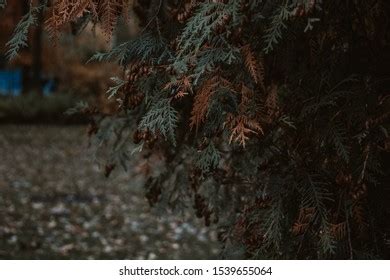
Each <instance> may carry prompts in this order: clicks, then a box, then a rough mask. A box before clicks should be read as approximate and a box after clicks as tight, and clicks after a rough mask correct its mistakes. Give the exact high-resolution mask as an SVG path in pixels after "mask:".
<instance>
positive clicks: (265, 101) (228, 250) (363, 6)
mask: <svg viewBox="0 0 390 280" xmlns="http://www.w3.org/2000/svg"><path fill="white" fill-rule="evenodd" d="M49 2H50V7H48V8H46V10H47V21H46V25H47V29H48V30H49V31H50V34H52V36H57V35H56V33H58V32H59V31H61V28H62V27H63V26H65V25H66V24H69V23H71V22H75V21H78V20H80V18H84V17H87V16H89V17H88V20H91V21H93V22H94V23H95V24H100V25H101V26H102V28H103V29H104V30H105V32H106V35H107V37H108V38H109V37H110V36H112V34H113V30H114V27H115V25H116V23H117V21H118V18H119V17H120V16H127V13H128V9H134V10H135V12H136V14H137V15H138V17H139V18H140V23H141V25H142V31H141V33H140V34H139V35H138V36H137V37H136V38H131V39H129V41H128V42H125V43H123V44H121V45H117V46H114V47H113V49H112V50H111V51H110V52H108V53H99V54H96V55H95V56H94V57H93V58H92V59H95V60H98V61H115V62H118V63H120V65H122V66H123V68H124V72H123V73H124V74H123V77H122V78H116V79H115V81H116V82H117V86H115V87H113V88H111V89H110V95H112V96H114V95H115V97H116V98H118V100H119V101H120V103H119V106H118V111H117V114H116V115H114V116H110V117H108V116H105V117H103V118H102V119H103V121H101V122H100V123H96V122H94V123H93V127H94V129H93V130H92V132H91V133H90V134H96V137H98V138H99V139H102V142H107V143H109V142H110V141H109V139H114V140H113V142H114V144H113V145H112V147H113V155H112V156H111V157H110V159H109V160H110V166H115V165H112V164H113V163H114V164H115V163H116V162H119V163H121V164H122V165H126V160H127V159H128V157H129V156H131V153H130V152H129V150H128V148H127V146H126V143H128V141H129V138H128V137H127V136H126V135H128V134H126V133H124V131H125V130H127V131H134V137H133V139H134V142H135V143H136V144H137V145H138V146H137V148H136V151H139V152H142V153H144V157H150V156H151V155H153V154H158V155H159V157H160V158H162V159H163V160H164V161H165V163H166V164H165V167H164V168H163V169H162V170H160V171H159V172H157V173H156V172H154V173H153V174H152V173H150V172H149V173H147V174H148V176H149V178H148V180H147V183H146V185H145V190H146V197H147V198H148V200H149V202H150V204H151V205H156V204H157V205H159V206H161V209H167V208H173V209H178V208H180V207H186V206H192V207H193V208H194V210H195V213H196V215H197V216H198V217H199V218H203V219H204V221H205V223H206V225H210V224H211V223H215V224H216V225H217V227H218V229H219V238H220V240H221V242H222V244H223V246H222V252H221V257H224V258H238V257H245V258H282V259H296V258H298V259H316V258H319V259H324V258H330V259H341V258H343V259H344V258H351V259H352V258H354V259H355V258H357V259H362V258H389V257H390V253H389V252H390V251H389V244H390V242H389V240H390V231H389V229H390V224H389V220H388V218H387V217H388V215H389V214H390V207H389V204H388V201H389V198H390V195H389V189H388V182H389V179H390V178H389V172H388V171H389V170H388V165H386V160H388V157H389V147H390V144H389V143H390V141H389V135H388V130H389V106H390V103H389V102H390V101H389V100H390V99H389V88H390V87H389V86H390V83H389V76H388V66H389V62H390V53H389V49H390V48H389V47H390V37H389V36H390V34H389V30H390V28H389V27H390V26H389V25H390V21H389V19H388V14H389V12H390V8H389V3H388V1H386V0H379V1H378V0H367V1H341V0H332V1H321V0H272V1H271V0H209V1H207V0H199V1H196V0H185V1H174V0H160V1H153V0H150V1H135V2H131V3H130V2H127V1H120V0H116V1H108V0H99V1H93V0H89V1H82V0H79V1H77V0H58V1H49ZM129 4H130V5H129ZM34 9H35V7H34V6H32V8H31V12H33V11H34ZM30 17H31V16H30ZM30 17H29V16H28V17H27V18H24V19H22V21H24V22H25V23H23V25H19V26H18V27H17V29H16V33H15V36H14V38H13V39H11V43H10V44H9V46H10V47H11V49H10V54H13V52H14V51H17V50H18V48H19V46H23V45H24V43H23V42H24V40H23V38H24V37H23V36H24V35H23V34H25V24H29V23H30V21H31V20H29V19H30ZM26 19H27V20H26ZM19 33H21V34H19ZM18 36H19V37H20V38H21V39H20V40H21V43H19V44H18V43H17V42H16V43H15V40H16V39H15V38H18ZM14 48H15V49H14ZM11 56H13V55H11ZM134 65H137V66H136V67H134ZM82 111H83V112H84V113H90V112H91V110H90V109H87V108H85V107H83V108H82ZM92 111H93V114H96V112H95V110H92ZM108 124H110V125H108ZM107 127H108V128H107ZM133 152H134V151H133Z"/></svg>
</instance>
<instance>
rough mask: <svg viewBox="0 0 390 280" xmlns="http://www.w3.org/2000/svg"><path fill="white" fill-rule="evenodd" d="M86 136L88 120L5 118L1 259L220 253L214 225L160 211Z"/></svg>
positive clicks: (0, 159)
mask: <svg viewBox="0 0 390 280" xmlns="http://www.w3.org/2000/svg"><path fill="white" fill-rule="evenodd" d="M87 143H88V141H87V139H86V136H85V127H82V126H16V125H8V126H0V259H213V258H217V257H218V244H217V241H216V233H215V229H212V228H206V227H204V225H203V224H202V221H200V220H197V219H196V218H193V216H194V215H193V214H191V213H187V214H184V215H183V216H181V217H179V216H177V215H175V214H165V215H162V216H160V217H159V216H157V214H155V211H152V209H151V208H150V207H149V205H148V203H147V201H146V200H145V199H144V195H143V190H142V187H141V186H140V184H139V182H137V180H136V179H135V178H134V177H133V176H132V175H131V174H130V173H131V171H129V172H125V171H123V170H120V169H118V170H115V171H114V172H113V174H112V175H111V177H110V178H108V179H106V178H105V177H104V175H103V171H102V170H101V168H100V167H99V166H98V165H97V164H96V163H94V161H93V160H92V157H91V155H90V153H88V152H87V151H88V145H87ZM188 211H189V212H190V211H191V209H190V210H188Z"/></svg>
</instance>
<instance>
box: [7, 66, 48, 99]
mask: <svg viewBox="0 0 390 280" xmlns="http://www.w3.org/2000/svg"><path fill="white" fill-rule="evenodd" d="M54 89H55V81H54V79H49V80H46V81H45V83H44V84H43V86H42V91H43V95H44V96H48V95H50V94H51V93H53V92H54ZM22 91H23V74H22V71H21V70H0V96H1V95H2V96H19V95H21V94H22Z"/></svg>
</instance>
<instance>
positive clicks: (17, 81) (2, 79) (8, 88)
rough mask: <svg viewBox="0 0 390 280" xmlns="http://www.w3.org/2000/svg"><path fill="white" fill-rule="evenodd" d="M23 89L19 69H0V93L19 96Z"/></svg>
mask: <svg viewBox="0 0 390 280" xmlns="http://www.w3.org/2000/svg"><path fill="white" fill-rule="evenodd" d="M22 89H23V79H22V71H21V70H0V95H4V96H8V95H11V96H19V95H20V94H21V93H22Z"/></svg>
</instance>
